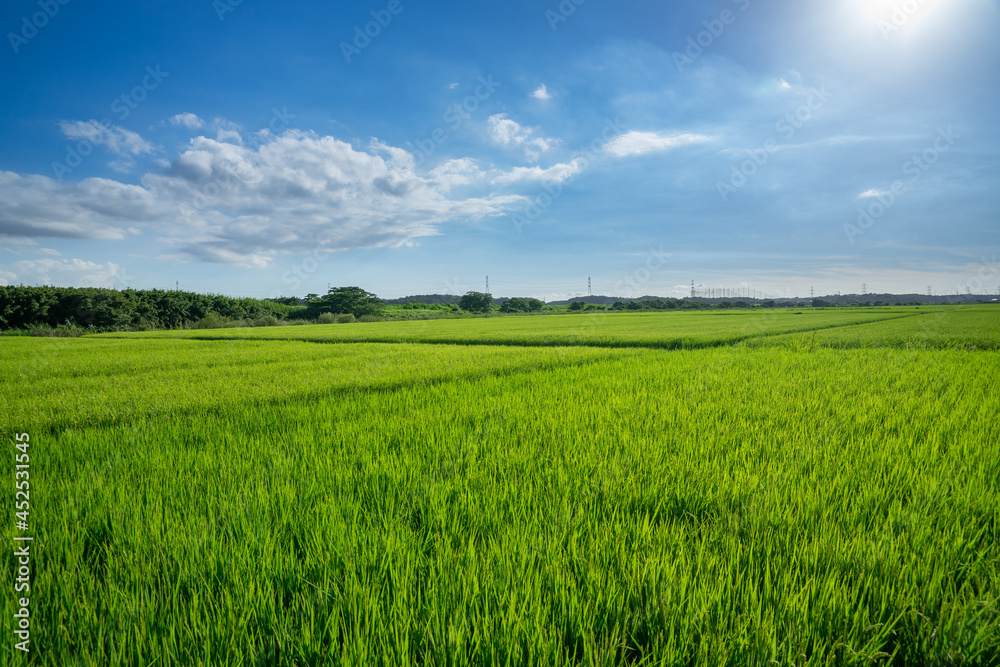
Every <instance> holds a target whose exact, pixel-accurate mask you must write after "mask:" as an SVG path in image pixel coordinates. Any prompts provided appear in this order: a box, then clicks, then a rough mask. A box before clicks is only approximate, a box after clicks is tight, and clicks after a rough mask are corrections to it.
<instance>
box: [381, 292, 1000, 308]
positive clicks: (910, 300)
mask: <svg viewBox="0 0 1000 667" xmlns="http://www.w3.org/2000/svg"><path fill="white" fill-rule="evenodd" d="M461 298H462V297H460V296H456V295H454V294H418V295H415V296H404V297H402V298H400V299H386V300H385V302H386V303H387V304H389V305H401V304H406V303H431V304H434V303H443V304H454V303H458V301H459V299H461ZM509 298H510V297H495V298H494V299H493V301H494V303H496V304H497V305H500V304H502V303H503V302H504V301H507V300H508V299H509ZM816 298H817V299H819V300H821V301H825V302H826V303H829V304H833V305H836V306H859V305H865V304H867V305H869V306H875V305H881V306H896V305H918V304H937V303H989V302H991V301H992V300H993V299H994V298H996V297H995V296H984V295H981V294H945V295H941V296H927V295H926V294H843V295H838V294H827V295H825V296H817V297H816ZM650 300H654V301H672V300H674V301H676V300H680V301H700V302H702V303H707V304H718V303H722V302H723V301H729V302H735V301H744V302H747V303H755V304H762V303H765V302H768V301H773V302H774V303H776V304H783V305H801V306H807V305H809V304H811V303H812V299H810V298H808V297H792V298H773V299H750V298H746V297H719V298H712V299H709V298H706V297H696V298H694V299H692V298H691V297H687V296H686V297H684V298H683V299H677V297H670V296H649V295H647V296H640V297H625V296H605V295H595V296H577V297H573V298H572V299H564V300H561V301H549V302H548V303H547V305H549V306H568V305H570V304H572V303H574V302H580V303H585V304H594V305H597V306H610V305H612V304H614V303H616V302H619V301H620V302H621V303H632V302H633V301H650Z"/></svg>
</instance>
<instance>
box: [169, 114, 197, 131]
mask: <svg viewBox="0 0 1000 667" xmlns="http://www.w3.org/2000/svg"><path fill="white" fill-rule="evenodd" d="M170 124H171V125H183V126H184V127H186V128H188V129H190V130H197V129H200V128H202V127H204V126H205V121H203V120H202V119H201V118H198V116H196V115H195V114H193V113H191V112H189V111H185V112H184V113H179V114H177V115H176V116H174V117H172V118H171V119H170Z"/></svg>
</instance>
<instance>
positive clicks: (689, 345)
mask: <svg viewBox="0 0 1000 667" xmlns="http://www.w3.org/2000/svg"><path fill="white" fill-rule="evenodd" d="M927 314H930V313H912V314H906V315H892V316H890V317H884V318H881V319H877V320H865V321H861V322H858V321H848V322H838V323H833V324H828V325H822V326H813V325H810V326H805V327H802V328H796V329H789V330H786V331H774V332H764V333H760V334H742V335H735V336H727V337H725V338H720V339H716V340H691V339H685V338H674V339H666V340H624V341H623V340H617V341H603V340H581V339H580V338H576V339H573V338H567V339H557V340H545V341H538V340H530V339H520V338H508V339H482V338H447V339H444V338H439V339H433V338H430V339H404V338H401V337H400V336H399V335H393V336H379V335H370V336H354V337H349V336H345V337H338V338H312V337H305V336H294V335H292V336H283V337H275V338H270V337H268V338H258V337H253V336H242V335H235V336H217V335H216V336H213V335H210V334H198V335H192V336H185V337H184V338H183V339H180V340H198V341H234V340H253V341H270V342H299V343H319V344H332V345H343V344H362V343H379V344H386V345H461V346H470V347H471V346H476V345H482V346H487V347H593V348H603V349H649V350H666V351H674V350H707V349H715V348H720V347H735V346H738V345H740V344H742V343H744V342H746V341H749V340H757V339H765V338H772V337H777V336H787V335H793V334H803V333H810V332H815V331H825V330H828V329H839V328H845V327H854V326H863V325H867V324H878V323H880V322H890V321H895V320H903V319H908V318H912V317H920V316H922V315H927ZM157 340H170V339H157Z"/></svg>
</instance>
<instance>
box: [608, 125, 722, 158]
mask: <svg viewBox="0 0 1000 667" xmlns="http://www.w3.org/2000/svg"><path fill="white" fill-rule="evenodd" d="M705 141H710V137H706V136H704V135H701V134H664V133H661V132H634V131H633V132H626V133H625V134H623V135H621V136H619V137H615V138H614V139H613V140H611V141H609V142H608V143H607V145H606V146H605V147H604V150H605V152H607V153H608V154H609V155H613V156H615V157H629V156H631V155H642V154H644V153H656V152H661V151H668V150H670V149H673V148H679V147H680V146H688V145H690V144H698V143H702V142H705Z"/></svg>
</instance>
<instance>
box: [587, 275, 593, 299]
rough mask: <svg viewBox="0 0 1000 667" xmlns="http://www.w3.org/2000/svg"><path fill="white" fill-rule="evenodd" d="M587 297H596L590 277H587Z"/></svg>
mask: <svg viewBox="0 0 1000 667" xmlns="http://www.w3.org/2000/svg"><path fill="white" fill-rule="evenodd" d="M587 296H594V290H593V289H591V287H590V276H587Z"/></svg>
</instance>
